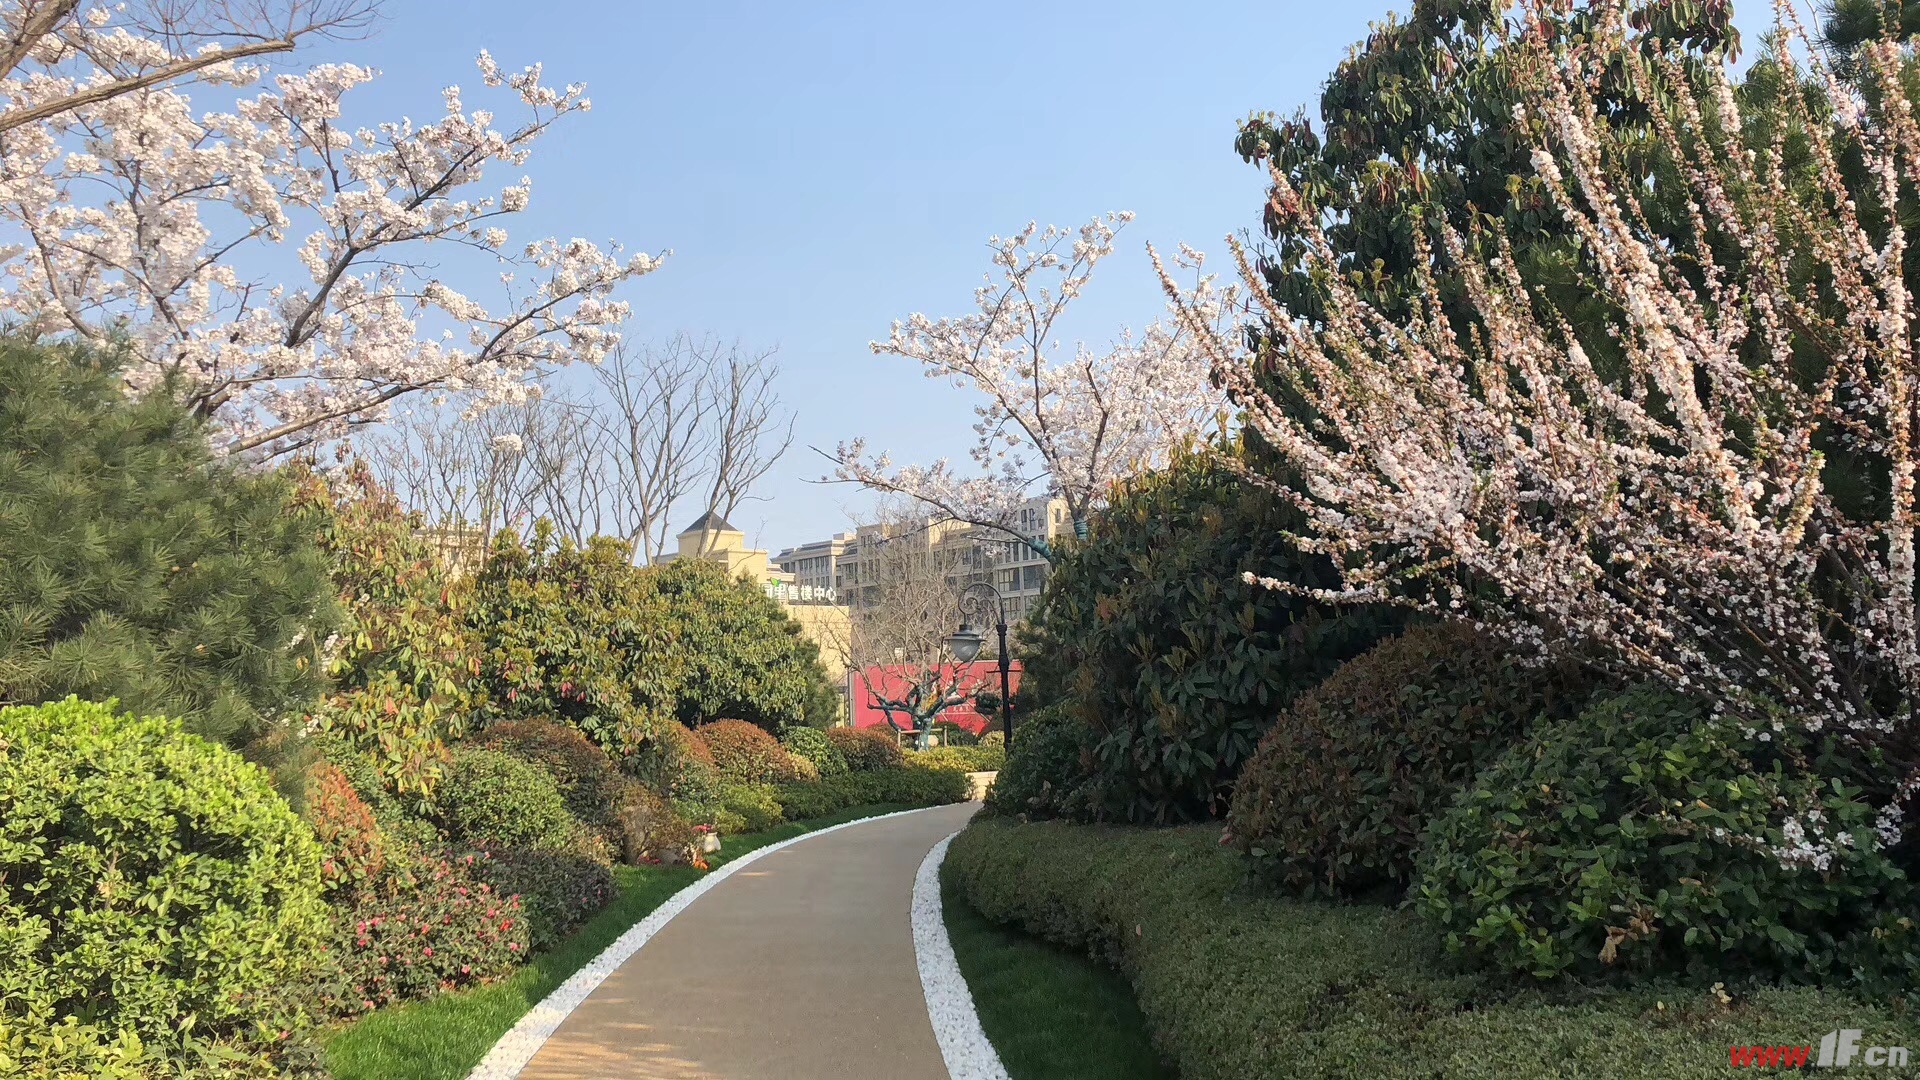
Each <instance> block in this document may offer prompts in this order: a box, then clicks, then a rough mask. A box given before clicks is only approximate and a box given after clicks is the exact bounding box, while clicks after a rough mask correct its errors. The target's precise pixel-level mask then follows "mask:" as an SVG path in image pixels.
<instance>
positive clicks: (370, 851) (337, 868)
mask: <svg viewBox="0 0 1920 1080" xmlns="http://www.w3.org/2000/svg"><path fill="white" fill-rule="evenodd" d="M304 794H305V801H306V805H305V806H304V807H303V809H302V813H301V816H302V817H304V818H306V820H307V824H309V825H311V826H312V827H313V834H314V836H315V837H316V838H317V839H319V841H320V850H321V856H322V857H321V862H320V875H321V879H322V880H323V881H324V882H325V883H326V887H327V890H328V891H329V892H335V891H343V890H349V891H350V890H353V889H357V888H359V887H360V886H362V885H363V884H365V883H366V882H368V881H370V880H372V879H373V878H376V877H378V876H379V874H380V872H381V871H382V870H384V869H386V865H387V841H386V837H385V836H383V835H382V834H381V831H380V822H379V821H378V819H376V818H375V817H374V813H373V809H372V808H371V807H369V806H368V805H367V804H366V802H365V800H363V799H361V798H360V793H359V792H358V791H356V790H354V786H353V781H352V780H351V779H350V778H349V777H348V776H347V774H346V772H345V771H344V770H342V769H341V768H340V767H339V766H337V765H334V764H332V763H330V762H327V761H324V760H323V761H316V762H315V763H314V764H313V765H312V766H310V767H309V768H308V769H307V782H306V787H305V791H304Z"/></svg>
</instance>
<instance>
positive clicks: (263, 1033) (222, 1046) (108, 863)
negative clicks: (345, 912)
mask: <svg viewBox="0 0 1920 1080" xmlns="http://www.w3.org/2000/svg"><path fill="white" fill-rule="evenodd" d="M320 862H321V852H320V848H319V845H317V844H316V843H315V842H314V837H313V832H312V830H310V829H309V828H308V827H307V826H306V825H305V824H304V823H303V822H301V820H300V819H299V818H298V817H297V816H296V815H295V814H294V813H293V811H292V810H291V809H290V808H289V807H288V806H287V804H286V803H285V802H284V801H283V800H282V799H281V798H280V797H279V796H278V795H277V794H275V793H274V790H273V786H272V783H271V781H270V780H269V778H268V776H267V774H266V773H265V772H264V771H262V770H261V769H259V768H258V767H256V766H254V765H251V764H249V763H247V762H246V761H244V760H242V759H241V757H240V756H239V755H238V754H235V753H233V752H231V751H229V750H226V749H223V748H221V747H219V746H217V745H215V744H213V743H210V742H207V741H205V740H203V739H200V738H198V737H196V736H193V735H189V734H187V733H185V732H184V731H182V730H181V728H180V725H179V724H178V723H176V722H175V721H172V720H167V719H164V718H160V717H144V718H136V717H133V716H123V715H116V714H115V711H114V708H113V706H111V705H96V704H92V703H89V702H83V701H80V700H78V699H75V698H68V699H66V700H65V701H61V702H57V703H54V704H50V705H40V706H32V707H22V708H4V709H0V1027H6V1028H11V1027H13V1026H14V1025H19V1026H20V1027H21V1028H23V1029H25V1030H26V1031H29V1032H32V1031H35V1030H39V1031H45V1030H48V1029H52V1028H55V1027H58V1026H60V1025H62V1024H63V1023H65V1022H66V1021H68V1020H70V1019H71V1020H76V1021H78V1023H79V1025H80V1027H88V1026H90V1027H91V1033H88V1032H86V1031H82V1030H80V1027H76V1028H74V1029H73V1034H74V1036H75V1038H76V1039H81V1040H87V1043H88V1045H87V1046H81V1047H80V1048H79V1050H78V1051H76V1050H75V1047H73V1046H68V1047H66V1048H64V1049H62V1048H61V1047H60V1046H57V1045H54V1044H52V1043H41V1042H38V1041H35V1040H32V1039H31V1038H30V1039H29V1041H26V1042H24V1043H23V1044H20V1045H17V1046H13V1045H9V1046H0V1055H5V1056H10V1057H13V1058H14V1059H15V1060H16V1061H19V1062H21V1063H22V1064H23V1065H24V1067H25V1069H26V1071H28V1072H29V1073H32V1072H34V1071H36V1070H38V1069H39V1068H40V1067H41V1062H42V1061H44V1060H46V1059H45V1057H44V1055H47V1054H58V1055H60V1056H62V1057H67V1058H71V1057H72V1056H73V1054H74V1053H76V1052H77V1053H79V1055H80V1060H81V1061H83V1062H87V1064H86V1065H84V1066H82V1068H84V1069H86V1070H91V1069H92V1066H93V1064H94V1060H93V1059H94V1058H98V1059H100V1060H99V1062H98V1063H99V1064H101V1066H102V1068H103V1069H104V1068H105V1067H106V1066H107V1065H108V1064H109V1063H110V1062H111V1061H112V1060H113V1058H114V1056H115V1055H116V1054H118V1053H119V1052H118V1051H115V1050H112V1049H111V1048H110V1047H111V1045H112V1044H114V1043H118V1042H120V1041H121V1040H123V1039H124V1038H125V1037H126V1036H127V1035H128V1034H129V1033H135V1034H137V1035H138V1038H139V1039H140V1041H142V1042H144V1043H146V1044H147V1045H148V1047H149V1049H150V1050H152V1051H153V1052H154V1053H155V1054H156V1055H157V1056H162V1057H171V1058H177V1059H178V1060H179V1061H181V1062H186V1061H195V1060H198V1059H199V1058H200V1057H202V1055H207V1054H214V1055H219V1054H222V1053H228V1054H231V1055H232V1056H233V1058H234V1059H235V1060H234V1061H233V1063H232V1073H233V1074H234V1075H238V1074H240V1073H241V1072H243V1071H246V1070H247V1069H248V1068H249V1067H250V1066H248V1065H247V1062H246V1059H252V1060H253V1063H254V1065H258V1064H260V1063H261V1062H262V1060H263V1059H265V1058H268V1057H272V1056H278V1055H280V1054H283V1053H284V1052H285V1051H286V1050H288V1049H289V1048H290V1047H291V1046H292V1045H293V1043H297V1042H299V1040H298V1039H297V1038H296V1039H294V1040H292V1041H291V1042H287V1041H283V1040H282V1039H281V1037H280V1036H282V1035H283V1034H284V1032H285V1030H286V1029H289V1028H291V1029H293V1030H295V1031H296V1032H297V1031H298V1029H299V1027H300V1025H299V1023H298V1021H297V1020H296V1019H294V1018H293V1017H292V1016H291V1015H290V1013H291V1010H290V1009H289V1008H288V1003H287V1002H286V1001H285V999H284V995H285V994H286V992H287V990H288V989H289V988H290V987H291V986H293V985H295V984H297V983H298V981H299V980H300V979H301V977H302V976H303V974H304V972H305V969H306V967H307V965H308V964H309V963H310V962H311V960H312V957H313V955H314V953H315V950H316V948H317V946H318V945H319V943H320V941H321V939H322V936H323V935H324V933H325V930H326V906H325V904H324V903H323V901H322V900H321V876H320V875H321V869H320ZM89 1047H90V1048H89ZM54 1060H58V1058H55V1059H54ZM156 1071H171V1070H170V1069H165V1068H161V1069H157V1070H156Z"/></svg>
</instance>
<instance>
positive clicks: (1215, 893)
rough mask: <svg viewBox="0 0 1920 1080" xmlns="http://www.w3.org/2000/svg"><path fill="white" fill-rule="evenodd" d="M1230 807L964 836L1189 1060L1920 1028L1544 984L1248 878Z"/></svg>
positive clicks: (1386, 1078) (983, 902)
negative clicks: (1121, 979) (1209, 814)
mask: <svg viewBox="0 0 1920 1080" xmlns="http://www.w3.org/2000/svg"><path fill="white" fill-rule="evenodd" d="M1218 841H1219V829H1218V828H1217V827H1204V826H1189V827H1184V828H1176V829H1151V830H1150V829H1139V828H1126V827H1118V826H1105V825H1076V824H1071V823H1067V822H1059V821H1044V822H1031V823H1022V822H1019V821H1015V820H1011V819H1007V818H983V819H979V820H976V821H975V822H974V823H973V824H972V825H970V826H969V827H968V828H967V829H966V831H964V832H962V833H961V834H960V836H959V837H957V838H956V839H955V840H954V843H953V846H952V848H951V850H950V851H949V853H948V856H947V859H948V866H949V867H950V868H951V870H950V873H951V875H952V877H951V880H952V881H953V883H954V885H955V886H956V889H957V891H958V892H959V893H960V894H961V895H962V896H963V897H964V898H965V899H966V901H967V902H968V903H970V904H972V905H973V907H974V908H975V909H976V910H978V911H979V912H980V913H981V914H983V915H984V916H986V917H987V918H989V919H991V920H993V921H995V922H1000V923H1005V924H1009V925H1012V926H1016V927H1019V928H1020V929H1022V930H1023V931H1025V932H1027V933H1030V934H1033V935H1035V936H1037V937H1040V938H1042V939H1045V940H1047V941H1051V942H1055V943H1057V944H1060V945H1063V946H1066V947H1070V948H1073V949H1077V950H1080V951H1083V952H1085V953H1087V954H1088V955H1091V956H1094V957H1097V958H1099V959H1100V960H1101V961H1103V962H1105V963H1109V964H1112V965H1113V966H1114V967H1115V968H1116V969H1117V970H1119V971H1120V972H1122V973H1123V974H1124V975H1125V976H1126V977H1127V979H1128V980H1129V982H1130V983H1131V984H1132V986H1133V988H1134V992H1135V997H1136V999H1137V1000H1138V1002H1139V1007H1140V1011H1141V1015H1142V1016H1143V1017H1144V1018H1145V1021H1146V1024H1147V1026H1148V1028H1149V1029H1150V1031H1151V1033H1152V1036H1153V1039H1154V1043H1155V1045H1156V1046H1157V1047H1158V1049H1159V1050H1160V1052H1161V1053H1163V1054H1164V1055H1165V1056H1166V1057H1167V1058H1168V1059H1169V1061H1171V1062H1172V1064H1173V1065H1174V1067H1175V1068H1176V1069H1177V1070H1178V1072H1179V1075H1180V1076H1182V1077H1184V1078H1186V1080H1241V1078H1244V1077H1249V1076H1287V1077H1298V1078H1301V1080H1315V1078H1325V1080H1350V1078H1352V1077H1359V1076H1365V1077H1369V1078H1373V1077H1378V1078H1382V1080H1400V1078H1405V1080H1413V1078H1416V1077H1433V1076H1445V1077H1447V1078H1449V1080H1548V1078H1551V1080H1587V1078H1591V1080H1691V1078H1694V1077H1702V1078H1704V1077H1719V1076H1724V1075H1727V1068H1728V1061H1729V1048H1730V1047H1733V1046H1736V1045H1737V1046H1742V1047H1745V1046H1748V1045H1796V1046H1805V1045H1808V1044H1809V1043H1817V1042H1818V1041H1819V1039H1820V1036H1821V1035H1823V1034H1824V1033H1826V1032H1828V1031H1831V1030H1833V1029H1835V1028H1840V1027H1850V1028H1860V1029H1863V1030H1864V1031H1865V1032H1866V1034H1865V1036H1864V1037H1865V1039H1866V1042H1867V1043H1868V1044H1871V1045H1892V1046H1899V1045H1905V1046H1913V1045H1916V1044H1920V1023H1916V1022H1915V1020H1914V1019H1913V1018H1912V1017H1911V1015H1910V1014H1906V1013H1903V1012H1901V1011H1899V1010H1897V1009H1895V1008H1893V1007H1891V1006H1889V1005H1887V1004H1886V1003H1885V1002H1883V1001H1874V1000H1871V999H1864V998H1855V997H1850V996H1848V995H1846V994H1843V993H1838V992H1834V991H1823V990H1816V989H1809V988H1783V987H1777V986H1767V985H1755V986H1746V985H1741V984H1736V983H1729V984H1727V985H1726V986H1723V987H1705V986H1695V987H1680V986H1675V985H1673V984H1670V983H1662V982H1659V981H1649V982H1644V983H1639V984H1634V985H1628V986H1621V987H1615V988H1597V987H1588V986H1577V985H1565V986H1561V987H1558V988H1551V987H1540V986H1530V985H1527V984H1526V983H1517V982H1515V981H1514V980H1513V979H1511V978H1507V977H1503V976H1493V977H1488V976H1483V975H1480V974H1476V973H1473V972H1471V971H1467V970H1463V969H1461V968H1460V967H1458V966H1457V965H1455V964H1453V963H1451V962H1450V959H1449V957H1448V955H1447V953H1446V950H1445V949H1444V947H1443V946H1442V945H1441V944H1440V942H1439V941H1438V939H1437V937H1436V935H1435V934H1433V933H1432V932H1431V931H1430V930H1429V929H1428V928H1427V927H1426V926H1425V925H1423V924H1422V923H1421V921H1420V918H1419V916H1418V915H1416V914H1415V913H1413V912H1410V911H1405V910H1401V909H1399V908H1397V907H1394V906H1389V905H1373V904H1355V903H1351V902H1345V903H1336V902H1329V901H1318V900H1304V899H1295V898H1288V897H1280V896H1274V895H1270V894H1265V893H1261V892H1259V891H1256V890H1250V889H1249V888H1248V886H1247V882H1246V872H1245V865H1244V863H1243V862H1242V860H1241V857H1240V856H1239V855H1238V854H1237V853H1236V852H1234V851H1233V850H1232V849H1231V848H1223V847H1222V846H1221V845H1220V844H1219V842H1218Z"/></svg>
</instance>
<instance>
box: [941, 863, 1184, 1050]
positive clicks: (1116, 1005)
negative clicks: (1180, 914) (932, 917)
mask: <svg viewBox="0 0 1920 1080" xmlns="http://www.w3.org/2000/svg"><path fill="white" fill-rule="evenodd" d="M940 906H941V911H942V914H943V915H944V916H945V920H946V924H947V937H948V939H949V940H951V941H952V942H953V955H954V959H956V960H958V961H959V963H960V973H961V974H962V975H964V976H966V980H967V989H968V990H969V991H970V992H971V993H972V994H973V1005H974V1010H975V1011H976V1012H977V1013H979V1016H980V1027H981V1029H982V1030H984V1031H985V1032H986V1034H987V1041H988V1042H991V1043H992V1044H993V1048H994V1050H995V1051H996V1052H998V1053H999V1055H1000V1062H1001V1064H1003V1065H1005V1066H1006V1068H1007V1075H1008V1076H1009V1077H1011V1078H1012V1080H1173V1078H1174V1076H1175V1073H1174V1071H1173V1069H1172V1068H1171V1067H1170V1066H1168V1065H1167V1064H1166V1063H1165V1062H1163V1061H1162V1060H1161V1059H1160V1055H1159V1054H1158V1053H1156V1052H1155V1051H1154V1049H1153V1043H1152V1041H1151V1040H1150V1039H1149V1038H1148V1035H1147V1022H1146V1019H1145V1018H1144V1017H1143V1016H1141V1014H1140V1005H1139V1003H1138V1002H1136V1001H1135V1000H1134V998H1133V987H1132V986H1130V985H1128V983H1127V980H1126V978H1125V977H1124V976H1122V975H1121V974H1120V973H1119V972H1117V971H1115V970H1113V969H1112V968H1109V967H1107V966H1105V965H1103V964H1098V963H1095V962H1094V961H1093V960H1091V959H1089V958H1088V957H1086V956H1085V955H1082V954H1080V953H1075V952H1071V951H1069V950H1067V949H1063V948H1061V947H1060V946H1058V945H1054V944H1051V943H1049V942H1046V941H1042V940H1040V939H1039V938H1035V937H1031V936H1029V935H1027V934H1024V933H1022V932H1020V931H1019V930H1017V929H1014V928H1012V927H1009V926H1002V925H999V924H997V923H993V922H990V921H988V919H987V917H986V916H984V915H982V914H980V913H979V912H978V911H975V910H974V908H973V905H971V904H969V903H968V902H967V898H966V895H965V894H964V893H963V892H962V891H961V889H960V885H959V883H958V882H957V881H956V880H955V878H954V875H953V874H952V873H951V872H950V871H949V870H948V869H947V868H946V867H944V866H943V867H942V868H941V872H940Z"/></svg>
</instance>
